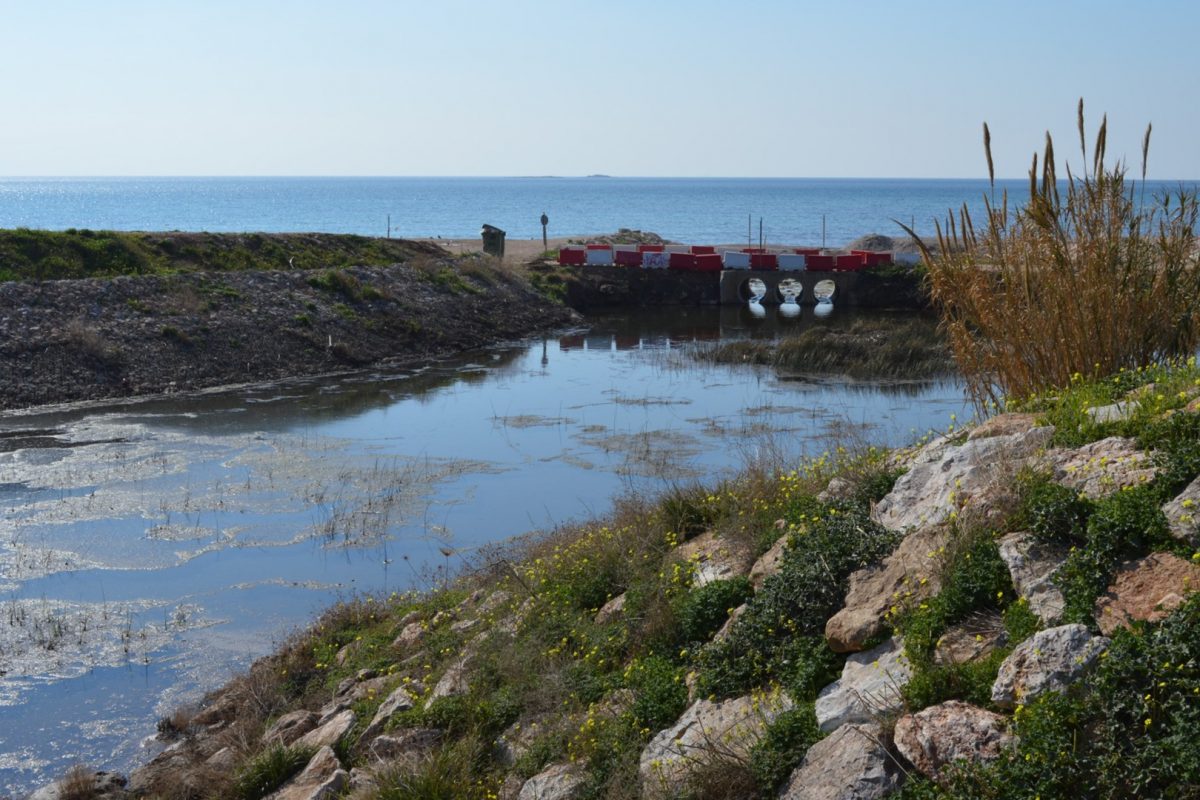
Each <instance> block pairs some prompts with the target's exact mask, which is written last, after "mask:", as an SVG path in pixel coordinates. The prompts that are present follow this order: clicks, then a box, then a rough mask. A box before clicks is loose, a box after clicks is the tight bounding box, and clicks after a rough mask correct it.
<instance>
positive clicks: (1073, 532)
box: [1014, 475, 1092, 542]
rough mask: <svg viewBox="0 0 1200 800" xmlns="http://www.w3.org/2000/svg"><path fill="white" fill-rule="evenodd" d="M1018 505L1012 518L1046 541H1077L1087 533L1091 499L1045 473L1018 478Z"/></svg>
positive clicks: (1081, 539) (1017, 525)
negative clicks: (1015, 515) (1019, 504)
mask: <svg viewBox="0 0 1200 800" xmlns="http://www.w3.org/2000/svg"><path fill="white" fill-rule="evenodd" d="M1018 490H1019V491H1020V495H1021V506H1020V509H1019V510H1018V512H1017V519H1016V520H1014V525H1015V526H1016V527H1021V528H1027V529H1028V530H1030V531H1032V532H1033V534H1034V535H1035V536H1037V537H1038V538H1041V539H1046V540H1048V541H1061V542H1080V541H1083V540H1084V538H1086V535H1087V521H1088V517H1089V516H1090V515H1091V513H1092V503H1091V501H1089V500H1088V499H1087V498H1085V497H1080V495H1079V492H1078V491H1076V490H1074V489H1070V488H1068V487H1066V486H1063V485H1062V484H1059V483H1055V482H1054V481H1053V480H1051V479H1050V476H1048V475H1033V476H1027V477H1025V478H1024V480H1021V481H1019V482H1018Z"/></svg>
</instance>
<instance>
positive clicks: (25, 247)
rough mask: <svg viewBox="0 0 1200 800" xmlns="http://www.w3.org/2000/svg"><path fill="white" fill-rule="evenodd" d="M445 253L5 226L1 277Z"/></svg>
mask: <svg viewBox="0 0 1200 800" xmlns="http://www.w3.org/2000/svg"><path fill="white" fill-rule="evenodd" d="M436 255H445V253H443V252H442V251H441V250H440V248H438V247H436V246H434V245H430V244H425V243H420V242H411V241H407V240H404V239H379V238H373V237H368V236H354V235H349V234H329V233H270V234H266V233H177V232H176V233H136V232H122V231H91V230H86V229H84V230H75V229H69V230H66V231H45V230H32V229H29V228H17V229H16V230H0V281H14V280H61V279H70V278H100V277H115V276H117V275H167V274H172V273H177V272H194V271H201V270H203V271H213V272H232V271H242V270H286V269H299V270H308V269H318V268H320V269H330V268H338V267H348V266H387V265H390V264H396V263H399V262H403V261H408V260H409V259H411V258H413V257H414V256H436Z"/></svg>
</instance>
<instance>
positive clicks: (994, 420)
mask: <svg viewBox="0 0 1200 800" xmlns="http://www.w3.org/2000/svg"><path fill="white" fill-rule="evenodd" d="M1036 427H1037V415H1036V414H997V415H996V416H994V417H991V418H990V419H987V420H985V421H984V422H982V423H981V424H979V425H976V426H975V427H974V428H972V429H971V432H970V433H969V434H968V435H967V441H969V442H970V441H975V440H977V439H990V438H992V437H993V436H1013V435H1015V434H1021V433H1027V432H1028V431H1031V430H1033V429H1034V428H1036Z"/></svg>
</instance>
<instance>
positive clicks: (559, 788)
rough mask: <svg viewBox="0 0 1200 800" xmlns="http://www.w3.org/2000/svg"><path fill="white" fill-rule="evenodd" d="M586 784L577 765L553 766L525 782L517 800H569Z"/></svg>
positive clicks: (577, 794)
mask: <svg viewBox="0 0 1200 800" xmlns="http://www.w3.org/2000/svg"><path fill="white" fill-rule="evenodd" d="M586 783H587V778H586V777H585V776H584V774H583V769H582V768H581V767H580V766H579V765H578V764H555V765H553V766H551V767H547V768H546V769H544V770H542V771H541V772H539V773H538V774H537V775H534V776H533V777H532V778H530V779H529V780H527V781H525V785H524V786H522V787H521V793H520V794H519V795H517V800H571V798H574V797H578V796H579V794H580V792H581V791H582V790H583V787H584V784H586Z"/></svg>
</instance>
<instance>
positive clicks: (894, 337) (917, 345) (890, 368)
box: [696, 316, 954, 380]
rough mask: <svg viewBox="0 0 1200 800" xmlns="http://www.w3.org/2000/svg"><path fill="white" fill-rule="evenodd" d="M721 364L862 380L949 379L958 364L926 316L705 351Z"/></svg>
mask: <svg viewBox="0 0 1200 800" xmlns="http://www.w3.org/2000/svg"><path fill="white" fill-rule="evenodd" d="M696 355H697V357H699V358H701V359H703V360H706V361H712V362H715V363H718V364H745V363H749V364H763V365H767V366H771V367H774V368H775V369H776V370H778V371H779V372H781V373H787V374H838V375H846V376H848V377H851V378H854V379H858V380H881V379H882V380H890V379H900V378H905V379H923V378H933V377H937V376H940V375H948V374H950V373H952V372H953V371H954V359H953V357H952V356H951V354H950V348H949V346H948V345H947V343H946V341H945V339H944V337H943V336H942V335H941V334H940V333H939V332H938V329H937V322H936V321H935V320H933V319H930V318H927V317H913V316H906V317H904V318H903V319H902V320H895V319H863V320H855V321H854V322H853V323H852V324H851V325H850V326H848V327H844V328H843V327H837V326H834V325H813V326H811V327H807V328H805V329H804V330H803V331H801V332H800V333H799V334H797V335H795V336H786V337H783V338H780V339H776V340H769V341H767V340H758V339H746V340H742V341H735V342H723V343H720V344H717V345H712V346H707V347H701V348H699V349H698V350H697V351H696Z"/></svg>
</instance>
